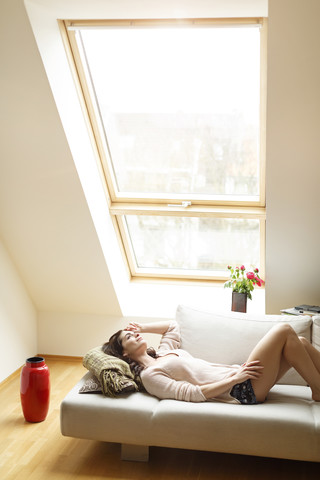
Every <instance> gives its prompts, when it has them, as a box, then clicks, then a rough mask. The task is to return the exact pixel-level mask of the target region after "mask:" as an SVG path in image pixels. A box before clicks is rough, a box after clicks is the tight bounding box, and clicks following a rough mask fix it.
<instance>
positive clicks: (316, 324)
mask: <svg viewBox="0 0 320 480" xmlns="http://www.w3.org/2000/svg"><path fill="white" fill-rule="evenodd" d="M312 319H313V325H312V345H313V346H314V347H316V349H317V350H319V351H320V315H316V316H314V317H312Z"/></svg>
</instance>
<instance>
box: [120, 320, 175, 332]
mask: <svg viewBox="0 0 320 480" xmlns="http://www.w3.org/2000/svg"><path fill="white" fill-rule="evenodd" d="M170 323H171V322H170V321H167V320H165V321H162V322H154V323H137V322H130V323H129V325H128V326H127V327H126V328H125V330H130V331H131V332H139V333H158V334H160V335H163V334H164V333H166V331H167V330H168V328H169V326H170Z"/></svg>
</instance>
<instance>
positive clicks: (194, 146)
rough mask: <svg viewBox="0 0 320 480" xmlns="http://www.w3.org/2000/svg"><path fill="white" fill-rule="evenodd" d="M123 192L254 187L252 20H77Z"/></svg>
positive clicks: (256, 102) (228, 191)
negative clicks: (125, 23)
mask: <svg viewBox="0 0 320 480" xmlns="http://www.w3.org/2000/svg"><path fill="white" fill-rule="evenodd" d="M78 36H81V41H82V46H83V48H84V52H85V56H86V60H87V63H88V67H89V72H90V76H91V79H92V83H93V85H94V91H95V95H96V100H97V104H98V108H99V112H100V116H101V120H102V125H103V129H104V137H105V139H106V142H107V145H108V150H109V155H110V159H111V163H112V169H113V174H114V178H115V183H116V185H115V189H116V190H117V191H118V192H120V195H121V193H123V194H129V193H130V194H131V195H132V196H134V195H135V194H137V195H138V194H139V193H140V194H146V195H151V196H152V194H165V195H171V197H172V195H174V194H181V195H198V196H200V197H201V195H205V196H212V197H214V196H222V197H225V198H228V196H234V195H236V196H251V197H253V199H254V200H257V198H258V196H259V193H260V192H259V185H260V182H259V132H260V125H259V115H260V113H259V112H260V31H259V28H257V27H252V26H250V27H244V26H241V27H237V28H235V27H234V28H231V27H228V28H217V27H213V26H210V27H209V26H207V27H201V28H200V27H176V28H164V27H154V28H150V27H113V28H96V29H83V30H82V31H81V33H78Z"/></svg>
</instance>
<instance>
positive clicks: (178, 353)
mask: <svg viewBox="0 0 320 480" xmlns="http://www.w3.org/2000/svg"><path fill="white" fill-rule="evenodd" d="M157 354H158V355H159V358H158V360H157V362H156V363H155V364H154V365H152V366H149V367H147V368H145V369H144V370H142V372H141V380H142V383H143V385H144V387H145V389H146V390H147V392H148V393H150V394H151V395H154V396H156V397H158V398H162V399H164V398H172V399H175V400H184V401H186V402H206V401H207V399H206V397H205V396H204V395H203V393H202V391H201V389H200V386H201V385H205V384H207V383H214V382H218V381H220V380H223V379H225V378H227V377H229V376H230V375H231V374H232V373H234V372H235V371H237V369H238V368H239V365H224V364H217V363H209V362H207V361H205V360H201V359H199V358H194V357H193V356H192V355H190V354H189V353H188V352H186V351H185V350H182V349H180V329H179V326H178V324H177V323H176V322H172V323H171V324H170V326H169V328H168V330H167V331H166V332H165V333H164V334H163V336H162V338H161V342H160V346H159V349H158V350H157ZM230 390H231V389H230ZM230 390H228V391H227V392H225V393H223V394H220V395H219V396H217V397H215V400H219V401H222V402H228V403H240V402H239V401H238V400H236V399H235V398H233V397H232V396H231V395H230Z"/></svg>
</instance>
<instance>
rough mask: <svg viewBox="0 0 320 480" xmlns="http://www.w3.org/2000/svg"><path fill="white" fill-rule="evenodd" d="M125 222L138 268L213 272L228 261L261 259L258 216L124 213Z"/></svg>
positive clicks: (239, 262) (249, 262)
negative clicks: (215, 216)
mask: <svg viewBox="0 0 320 480" xmlns="http://www.w3.org/2000/svg"><path fill="white" fill-rule="evenodd" d="M125 222H126V225H127V228H128V232H129V238H130V240H131V242H132V245H134V252H135V260H136V265H137V267H138V268H141V269H144V268H146V269H173V270H182V271H191V270H198V271H201V270H202V271H203V273H204V274H209V275H216V274H217V273H219V271H220V273H221V272H225V270H226V266H227V265H228V264H232V265H239V266H240V265H242V264H245V265H255V266H256V265H259V263H260V249H259V245H260V242H259V238H260V226H259V220H255V219H239V218H223V219H222V218H207V217H205V218H204V217H196V218H195V217H175V216H159V215H127V216H125ZM182 273H183V272H182Z"/></svg>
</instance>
